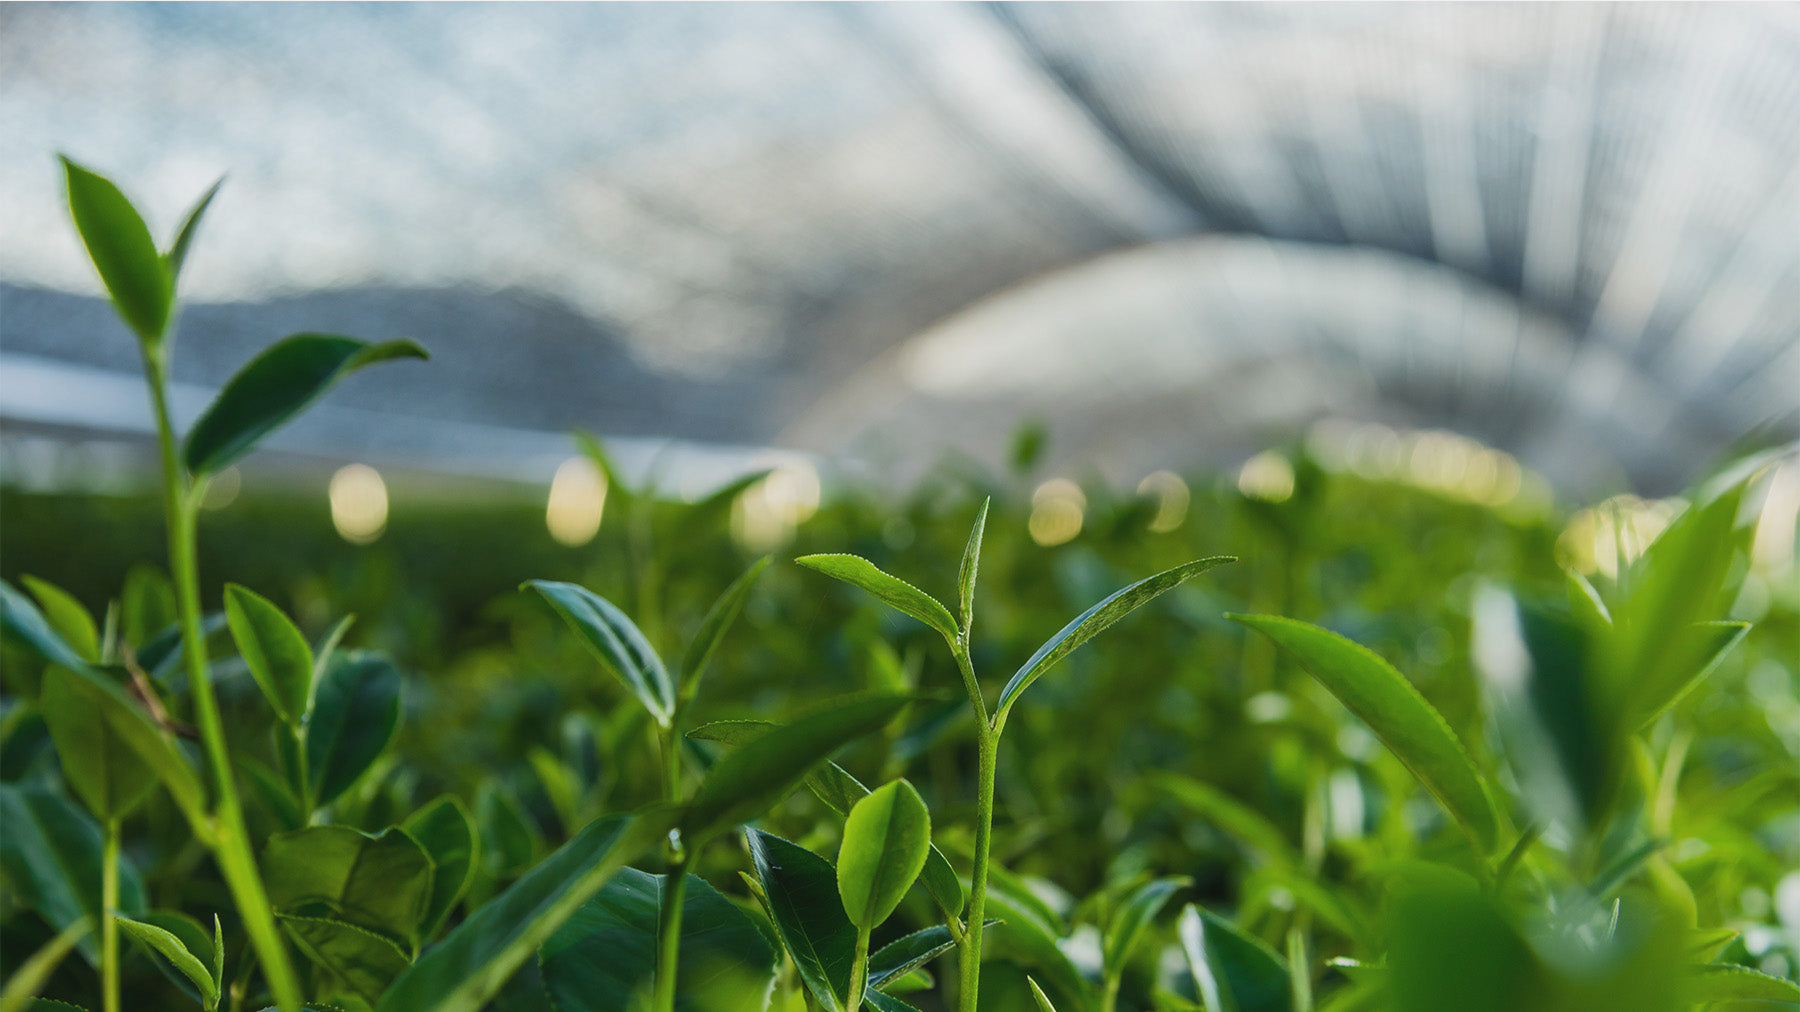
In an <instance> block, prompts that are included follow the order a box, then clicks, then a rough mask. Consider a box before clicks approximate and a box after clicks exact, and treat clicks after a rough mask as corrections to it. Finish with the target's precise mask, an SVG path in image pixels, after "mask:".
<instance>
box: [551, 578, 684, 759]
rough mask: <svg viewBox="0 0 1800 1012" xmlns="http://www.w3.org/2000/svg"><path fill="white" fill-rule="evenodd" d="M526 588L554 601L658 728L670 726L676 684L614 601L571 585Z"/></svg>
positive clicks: (582, 640)
mask: <svg viewBox="0 0 1800 1012" xmlns="http://www.w3.org/2000/svg"><path fill="white" fill-rule="evenodd" d="M525 586H527V587H530V588H531V589H533V590H535V591H537V592H538V593H539V594H542V595H543V596H544V600H546V601H548V602H550V607H552V608H553V609H555V610H556V613H557V614H558V615H561V616H562V617H563V621H565V622H567V623H569V628H571V629H573V630H575V632H576V633H577V634H579V635H580V637H581V642H582V643H583V644H584V645H585V646H586V647H587V648H588V649H589V650H591V651H593V653H594V656H596V657H598V658H600V661H601V663H603V664H605V665H606V667H607V669H608V670H610V671H611V672H612V673H613V674H614V675H615V676H617V677H618V679H619V680H620V681H621V682H624V683H625V687H626V688H628V689H630V690H631V692H632V694H633V695H635V696H637V698H638V702H640V703H642V704H644V709H646V710H648V711H650V716H651V717H653V718H655V719H656V722H657V724H659V725H661V726H662V727H668V726H669V725H670V721H671V720H672V719H673V715H674V713H675V684H674V683H673V682H672V681H670V679H669V672H668V671H667V670H666V669H665V668H664V667H663V662H662V659H661V658H660V657H658V656H656V650H655V648H653V647H652V646H651V645H650V641H649V640H648V639H646V638H644V634H643V633H642V632H641V631H639V629H638V627H637V626H636V625H635V624H633V622H632V621H631V619H629V618H627V617H626V615H625V613H624V612H622V611H620V610H619V609H618V607H617V606H616V605H614V604H613V603H612V602H611V601H608V600H607V599H605V598H603V597H601V596H600V595H599V594H596V593H594V592H593V591H591V590H588V589H587V588H586V587H578V586H576V585H575V584H573V583H557V582H554V581H551V580H531V581H528V582H527V583H526V584H525Z"/></svg>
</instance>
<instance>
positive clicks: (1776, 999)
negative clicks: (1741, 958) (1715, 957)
mask: <svg viewBox="0 0 1800 1012" xmlns="http://www.w3.org/2000/svg"><path fill="white" fill-rule="evenodd" d="M1687 994H1688V998H1689V1000H1691V1001H1696V1002H1717V1003H1718V1004H1719V1006H1721V1007H1723V1008H1725V1009H1729V1008H1731V1007H1732V1006H1733V1005H1737V1004H1748V1005H1753V1006H1758V1007H1766V1004H1777V1005H1786V1006H1788V1007H1791V1008H1800V984H1795V983H1794V982H1793V981H1791V980H1787V979H1785V978H1782V977H1776V976H1773V975H1771V974H1767V973H1763V972H1761V971H1760V970H1754V969H1751V968H1750V967H1748V966H1737V965H1734V964H1730V963H1708V964H1706V965H1704V966H1697V967H1695V968H1694V969H1693V971H1692V973H1691V975H1690V977H1689V980H1688V986H1687ZM1709 1007H1712V1006H1709Z"/></svg>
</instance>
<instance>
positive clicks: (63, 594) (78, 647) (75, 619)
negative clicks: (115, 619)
mask: <svg viewBox="0 0 1800 1012" xmlns="http://www.w3.org/2000/svg"><path fill="white" fill-rule="evenodd" d="M19 582H21V583H23V584H25V587H26V589H27V590H30V591H31V594H32V596H33V597H35V598H37V599H38V604H40V605H42V606H43V609H44V621H45V622H47V623H49V625H50V628H52V629H54V630H56V634H57V635H58V636H61V637H62V638H63V642H65V643H67V644H69V646H70V647H73V648H74V650H75V652H76V653H77V654H79V655H80V656H81V659H82V660H84V661H87V662H88V663H89V664H98V663H100V627H99V626H97V625H95V624H94V616H92V615H90V614H88V610H87V609H86V608H84V607H82V605H81V602H80V601H77V600H75V597H74V595H72V594H70V593H69V592H68V591H66V590H64V589H62V588H61V587H58V586H57V585H56V584H54V583H51V582H49V581H48V580H40V579H38V578H37V577H35V576H21V577H19Z"/></svg>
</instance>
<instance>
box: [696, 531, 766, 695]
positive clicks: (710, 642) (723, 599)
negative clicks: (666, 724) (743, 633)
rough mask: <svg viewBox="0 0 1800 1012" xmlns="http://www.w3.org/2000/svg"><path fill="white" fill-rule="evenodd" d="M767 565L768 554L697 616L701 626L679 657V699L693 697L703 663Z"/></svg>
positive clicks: (732, 620) (716, 645)
mask: <svg viewBox="0 0 1800 1012" xmlns="http://www.w3.org/2000/svg"><path fill="white" fill-rule="evenodd" d="M768 566H769V557H768V556H766V555H765V556H763V557H762V558H760V559H758V560H756V562H755V563H753V564H752V565H751V566H750V568H749V569H748V570H745V572H744V575H742V576H740V577H738V578H737V579H736V580H734V581H732V584H731V586H729V587H726V588H725V592H724V593H723V594H720V595H719V599H718V600H717V601H714V602H713V606H712V607H711V608H709V609H707V612H706V617H705V618H704V619H701V620H700V629H699V631H698V632H696V633H694V638H693V639H691V640H689V641H688V647H687V652H686V653H684V654H683V655H682V658H681V700H682V702H683V703H685V702H687V701H688V700H691V699H693V698H694V693H696V692H697V691H699V688H700V676H701V675H703V674H705V673H706V666H707V664H708V663H710V662H711V661H712V658H713V654H714V653H716V652H718V649H719V643H720V642H721V641H723V640H724V639H725V632H726V630H728V629H730V628H731V623H732V622H734V621H736V620H737V617H738V613H739V612H741V611H743V610H744V602H745V601H747V600H749V599H750V591H751V589H752V588H754V587H755V586H756V578H757V577H759V576H761V575H762V571H763V570H764V569H767V568H768Z"/></svg>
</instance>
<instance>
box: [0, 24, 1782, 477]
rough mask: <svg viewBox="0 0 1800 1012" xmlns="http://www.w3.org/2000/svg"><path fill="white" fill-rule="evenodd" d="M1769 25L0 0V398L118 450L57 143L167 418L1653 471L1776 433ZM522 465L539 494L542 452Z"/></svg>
mask: <svg viewBox="0 0 1800 1012" xmlns="http://www.w3.org/2000/svg"><path fill="white" fill-rule="evenodd" d="M1797 10H1800V9H1797V8H1796V7H1794V6H1791V5H1716V6H1715V5H1702V6H1670V5H1661V4H1630V5H1604V6H1602V5H1593V6H1590V5H1582V4H1557V5H1533V6H1515V5H1510V4H1465V5H1442V6H1440V5H1424V4H1404V5H1393V6H1388V5H1380V4H1374V5H1363V4H1357V5H1262V4H1220V5H1176V4H1170V5H1138V4H1100V5H1088V4H1081V3H1071V4H1043V5H1039V4H1016V5H1015V4H991V5H935V4H894V5H889V4H880V3H876V4H855V5H815V4H783V5H764V4H729V5H685V4H678V3H674V4H651V5H577V4H544V5H511V4H493V5H489V4H457V5H400V4H382V5H366V6H365V5H356V4H293V5H260V4H258V5H235V4H206V5H188V4H142V5H138V4H120V5H110V4H109V5H88V4H68V5H61V4H57V5H34V4H8V5H6V6H4V7H0V230H3V232H4V236H5V241H4V243H0V285H4V287H3V288H0V368H3V369H4V373H5V376H6V380H5V381H4V382H0V388H3V389H0V420H4V421H5V422H6V423H7V425H8V428H9V429H11V430H12V431H13V432H14V433H17V432H20V431H25V432H34V431H53V432H65V433H66V432H85V433H99V434H108V433H111V434H118V435H122V436H130V435H132V434H134V433H141V432H143V431H144V430H145V429H146V428H147V426H148V419H147V415H146V414H145V413H144V411H143V409H142V407H141V405H140V404H139V400H140V399H141V396H140V395H129V396H128V395H127V394H126V389H127V388H126V387H124V386H121V385H119V384H120V383H121V382H122V381H125V380H128V379H130V375H131V374H132V372H133V371H134V369H135V364H136V360H135V351H134V349H133V348H132V347H131V346H130V342H129V340H128V338H127V337H126V336H125V333H124V331H123V330H122V329H121V328H120V327H118V326H117V325H116V324H115V323H113V322H112V321H111V320H110V318H109V317H108V315H107V311H106V309H105V307H104V306H103V305H101V304H100V303H99V302H98V300H97V299H96V298H95V297H94V293H95V291H96V283H95V280H94V278H93V275H92V269H91V268H90V267H89V266H88V265H87V264H86V263H85V261H84V259H83V255H82V251H81V249H80V246H79V244H78V242H77V240H76V239H75V237H74V236H73V234H72V232H71V230H70V228H69V226H68V225H67V223H66V210H65V206H64V202H63V198H62V196H61V194H60V191H59V185H60V178H59V175H58V169H57V165H56V163H55V159H54V158H53V154H54V153H56V152H59V151H60V152H66V153H67V154H69V155H70V156H71V157H74V158H76V159H77V160H79V161H82V162H84V163H86V164H88V165H91V166H92V167H94V168H96V169H98V170H100V171H103V172H105V173H107V174H109V175H111V176H113V177H114V178H116V179H117V180H119V181H120V183H121V184H122V185H123V186H124V187H125V189H126V191H127V192H128V193H130V194H132V195H133V197H134V198H135V199H137V200H138V202H139V203H140V204H141V205H143V206H145V207H146V208H147V209H148V212H149V216H150V218H151V224H152V228H153V230H154V231H156V232H157V233H158V234H159V235H166V234H167V232H168V231H169V230H170V229H171V228H172V227H173V225H174V223H175V222H176V221H177V220H178V216H179V215H180V214H181V213H182V212H183V211H184V209H185V207H186V206H187V204H188V202H190V201H191V200H192V199H193V198H194V196H196V195H197V194H198V193H199V192H200V191H201V190H203V189H204V188H205V187H206V186H207V185H210V183H211V182H212V181H213V179H214V178H216V177H217V176H219V175H221V174H225V175H227V183H226V187H225V189H224V190H223V192H222V194H221V196H220V198H219V199H218V201H217V202H215V204H214V206H213V209H212V211H211V213H210V217H209V220H208V222H207V227H206V232H205V234H204V236H203V238H202V239H201V242H200V245H199V246H197V247H196V250H195V253H194V254H193V256H192V257H191V259H190V264H191V266H190V268H189V271H188V274H187V276H186V277H185V278H184V286H185V291H184V294H185V298H186V300H187V305H188V308H187V310H186V312H185V314H184V316H183V318H182V325H181V336H180V346H179V350H178V353H177V360H178V365H177V369H176V378H177V379H178V380H179V381H181V382H182V383H183V384H184V388H183V390H182V391H178V398H177V399H178V402H180V403H186V404H188V405H189V407H188V409H187V410H188V411H189V413H190V414H191V413H194V412H197V411H198V409H199V406H200V405H201V404H203V403H204V400H205V397H206V396H207V393H208V391H209V390H210V389H211V388H214V387H217V386H218V385H219V384H220V383H222V382H223V381H224V379H225V378H227V377H228V376H229V375H230V374H231V372H232V371H233V370H234V369H235V368H236V367H237V365H239V364H240V363H242V362H243V361H244V360H245V359H247V358H248V357H249V355H250V354H251V353H252V352H253V351H254V350H255V349H256V348H258V347H260V346H261V345H262V344H264V343H266V342H267V341H269V340H271V339H273V338H275V337H278V336H280V335H281V334H283V333H287V332H290V331H293V330H300V329H307V330H332V331H341V332H345V333H353V334H358V335H362V336H366V337H370V338H387V337H396V336H409V337H413V338H416V339H418V340H419V341H421V342H422V343H424V344H426V345H427V346H428V347H430V348H431V349H432V351H433V352H434V357H435V361H434V362H433V364H432V365H430V366H429V367H421V368H404V369H403V368H395V369H391V370H384V371H381V372H380V374H379V375H377V374H375V373H371V374H369V375H367V376H359V377H356V378H354V379H353V380H352V381H351V382H350V383H349V384H347V385H346V387H345V388H344V390H343V391H342V392H341V393H340V394H336V395H334V397H333V400H332V402H331V404H330V405H329V406H328V408H327V409H325V410H322V411H321V412H320V414H319V415H318V416H317V417H315V418H309V420H308V421H307V422H306V423H304V424H303V425H302V426H300V427H299V428H297V429H295V430H294V431H293V432H292V433H289V434H287V435H285V436H284V437H283V441H282V442H279V443H277V444H275V445H276V446H277V448H284V449H287V450H289V451H291V452H296V453H302V454H315V455H319V456H323V457H329V458H339V459H342V458H348V457H361V458H369V459H378V460H388V461H394V462H399V463H406V464H411V465H414V466H420V467H425V468H436V469H441V470H445V471H463V472H469V473H482V474H515V475H518V476H533V475H535V476H538V477H545V476H547V474H548V471H547V470H545V468H547V467H553V466H554V462H555V460H556V459H559V458H560V457H562V456H566V454H567V449H568V443H567V441H566V439H565V438H564V437H563V436H562V435H561V433H562V432H563V431H565V430H567V429H569V428H573V427H577V426H579V427H584V428H588V429H592V430H594V431H597V432H600V433H602V434H604V435H607V436H610V437H622V438H624V439H627V440H629V439H631V438H634V437H635V438H638V439H643V440H658V439H664V438H674V439H679V440H683V441H685V442H687V443H689V444H692V445H696V446H724V445H729V446H734V447H762V446H779V447H786V448H790V449H795V450H802V451H807V452H812V453H817V454H820V455H822V456H824V457H826V458H828V459H835V458H841V457H847V456H854V455H857V454H863V455H865V456H870V455H872V456H873V457H874V458H876V459H881V460H891V461H895V462H896V463H895V466H897V467H901V468H905V467H914V466H918V464H919V463H921V462H922V461H927V460H929V459H931V458H933V457H935V456H937V455H938V454H939V453H941V452H942V450H943V448H944V447H946V446H949V447H956V448H959V449H961V450H964V451H967V452H971V453H974V454H976V455H977V456H979V457H984V458H992V457H994V456H995V455H996V454H999V453H1000V452H1001V447H1002V446H1003V445H1004V443H1005V439H1006V434H1007V432H1008V431H1009V430H1010V429H1011V428H1012V427H1013V426H1014V425H1015V424H1016V423H1017V422H1018V420H1019V419H1021V418H1033V419H1038V420H1041V421H1042V423H1043V424H1044V425H1045V427H1046V428H1047V429H1048V430H1049V432H1050V433H1051V441H1050V445H1051V447H1052V450H1053V452H1054V453H1055V454H1057V460H1059V461H1061V462H1064V463H1068V464H1071V465H1072V464H1073V463H1074V462H1076V461H1083V462H1087V463H1090V464H1095V465H1097V466H1099V467H1101V468H1102V469H1103V470H1105V471H1107V472H1109V473H1114V474H1116V475H1117V476H1118V477H1120V478H1122V479H1126V480H1135V479H1134V477H1133V476H1134V475H1139V474H1142V473H1143V471H1144V470H1145V469H1148V468H1155V467H1168V466H1173V467H1180V466H1188V465H1193V464H1202V463H1209V462H1210V463H1229V462H1232V461H1235V460H1240V459H1242V457H1243V456H1244V455H1245V454H1246V453H1248V452H1251V451H1253V450H1254V449H1255V448H1257V447H1258V446H1260V445H1264V444H1267V443H1269V442H1270V441H1272V440H1280V439H1283V438H1288V437H1290V436H1291V435H1292V434H1294V433H1298V432H1300V431H1303V430H1304V428H1305V427H1306V426H1307V425H1309V424H1312V423H1314V422H1316V421H1318V420H1319V419H1322V418H1349V419H1369V420H1379V421H1384V422H1387V423H1389V424H1396V425H1408V426H1419V427H1443V428H1449V429H1453V430H1456V431H1459V432H1463V433H1466V434H1469V435H1472V436H1475V437H1477V438H1480V439H1482V440H1485V441H1487V442H1489V443H1491V444H1492V445H1495V446H1498V447H1501V448H1504V449H1507V450H1509V451H1511V452H1513V453H1514V454H1516V455H1518V456H1519V457H1520V458H1521V459H1522V460H1524V461H1526V462H1527V463H1529V464H1531V465H1533V466H1535V467H1537V468H1539V469H1541V470H1543V471H1545V472H1546V473H1547V474H1549V475H1550V476H1551V477H1552V478H1554V479H1556V480H1558V481H1560V482H1562V483H1564V484H1565V485H1579V484H1581V483H1582V482H1593V481H1597V480H1603V481H1616V480H1623V481H1628V482H1630V483H1632V484H1635V485H1637V486H1638V487H1640V488H1645V489H1650V490H1667V489H1669V488H1672V487H1676V486H1679V484H1680V483H1681V482H1682V481H1684V480H1686V479H1687V478H1690V477H1692V475H1693V473H1694V472H1695V471H1696V469H1698V468H1700V467H1701V466H1703V465H1704V464H1705V463H1706V462H1708V461H1709V460H1711V459H1713V458H1714V457H1715V456H1716V455H1717V454H1718V453H1720V452H1721V451H1722V450H1723V448H1725V447H1726V446H1728V445H1730V444H1731V443H1733V442H1734V441H1736V440H1740V439H1741V438H1743V437H1744V436H1745V435H1746V433H1752V432H1754V433H1756V436H1755V438H1757V439H1760V440H1764V441H1767V440H1772V439H1789V438H1793V436H1794V434H1795V431H1796V424H1797V423H1796V418H1797V413H1800V392H1797V391H1800V352H1796V346H1797V344H1800V342H1797V341H1796V337H1797V332H1800V112H1797V110H1800V14H1797V13H1796V12H1797ZM540 472H541V473H540Z"/></svg>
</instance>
